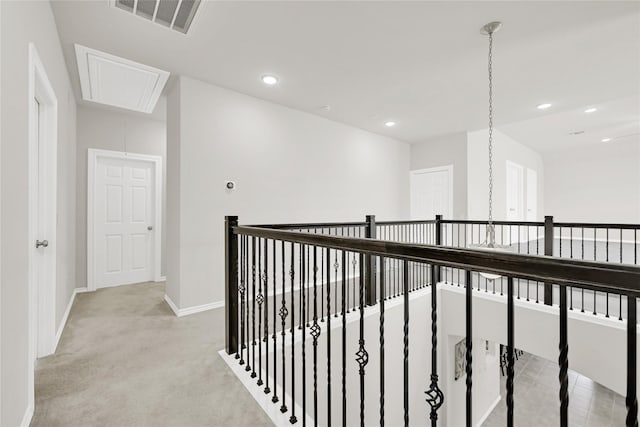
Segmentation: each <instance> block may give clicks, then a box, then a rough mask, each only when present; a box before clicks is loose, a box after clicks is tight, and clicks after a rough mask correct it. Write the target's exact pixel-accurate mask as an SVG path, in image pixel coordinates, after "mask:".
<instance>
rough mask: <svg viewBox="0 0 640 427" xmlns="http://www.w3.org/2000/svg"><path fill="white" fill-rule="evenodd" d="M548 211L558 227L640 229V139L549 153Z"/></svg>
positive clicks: (546, 164)
mask: <svg viewBox="0 0 640 427" xmlns="http://www.w3.org/2000/svg"><path fill="white" fill-rule="evenodd" d="M544 162H545V173H546V174H547V176H546V178H547V179H546V181H545V205H546V209H547V212H548V213H549V214H550V215H554V219H555V220H556V221H569V222H604V223H633V224H638V223H640V138H639V137H636V138H635V139H630V140H628V141H620V142H617V141H611V142H609V143H606V144H592V145H585V146H584V147H581V148H580V150H576V149H573V148H572V149H568V150H559V151H554V152H550V153H546V154H545V156H544Z"/></svg>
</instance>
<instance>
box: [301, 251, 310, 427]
mask: <svg viewBox="0 0 640 427" xmlns="http://www.w3.org/2000/svg"><path fill="white" fill-rule="evenodd" d="M301 249H302V250H301V254H302V258H303V260H302V274H301V275H300V289H305V288H306V287H307V286H305V285H306V284H305V283H304V282H305V279H306V278H307V275H306V274H305V273H307V272H308V271H309V269H308V268H307V266H308V264H307V263H308V258H306V254H307V253H308V248H307V246H306V245H302V247H301ZM306 300H307V295H306V292H302V307H303V309H302V319H301V322H300V323H301V324H302V332H301V333H302V425H303V426H306V425H307V416H306V414H307V353H306V345H305V342H306V336H305V335H306V328H307V326H308V325H307V324H306V323H305V321H304V319H305V318H308V317H307V316H308V305H307V304H308V301H306Z"/></svg>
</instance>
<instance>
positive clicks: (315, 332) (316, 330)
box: [310, 246, 320, 427]
mask: <svg viewBox="0 0 640 427" xmlns="http://www.w3.org/2000/svg"><path fill="white" fill-rule="evenodd" d="M310 334H311V337H312V338H313V425H314V426H316V427H317V426H318V337H319V336H320V325H318V247H317V246H314V247H313V324H312V325H311V330H310Z"/></svg>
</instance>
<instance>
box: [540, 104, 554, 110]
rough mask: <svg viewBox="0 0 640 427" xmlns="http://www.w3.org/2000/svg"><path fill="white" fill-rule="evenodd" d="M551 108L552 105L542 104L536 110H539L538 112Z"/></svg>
mask: <svg viewBox="0 0 640 427" xmlns="http://www.w3.org/2000/svg"><path fill="white" fill-rule="evenodd" d="M549 107H551V104H549V103H546V104H540V105H538V106H537V107H536V108H537V109H538V110H546V109H547V108H549Z"/></svg>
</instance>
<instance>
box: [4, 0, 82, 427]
mask: <svg viewBox="0 0 640 427" xmlns="http://www.w3.org/2000/svg"><path fill="white" fill-rule="evenodd" d="M0 9H1V10H2V14H1V15H2V16H1V19H2V20H1V21H0V32H1V37H0V39H1V43H2V46H1V49H0V51H1V55H2V56H1V60H0V68H1V69H2V73H1V78H2V80H1V86H2V98H1V100H0V102H1V105H2V135H1V136H2V138H1V142H0V144H1V145H0V150H1V151H2V158H1V161H2V164H1V182H2V187H1V195H2V213H1V221H2V224H1V230H2V234H1V238H0V246H1V253H2V258H1V263H0V264H1V276H0V280H1V293H2V298H1V301H2V307H1V310H0V312H1V318H2V320H1V325H2V334H1V340H2V342H1V345H0V347H1V353H2V356H1V358H2V359H1V360H2V369H1V371H2V391H1V396H2V419H1V420H0V424H1V425H3V426H17V425H20V423H21V422H22V420H23V419H25V420H28V419H29V416H30V410H32V409H33V408H28V405H29V403H32V400H31V399H32V398H33V396H29V385H28V378H29V372H30V370H32V369H33V367H30V366H28V360H29V357H28V324H29V322H28V319H29V304H28V280H27V279H28V267H27V259H28V253H29V250H30V249H31V244H32V242H30V241H29V239H28V234H27V227H28V222H27V218H28V204H27V199H28V191H27V184H28V180H27V178H28V177H27V173H28V156H27V147H28V124H27V123H28V114H27V112H28V101H29V99H28V44H29V42H33V43H34V44H35V47H36V49H37V50H38V53H39V55H40V59H41V60H42V63H43V64H44V68H45V69H46V72H47V74H48V77H49V80H50V81H51V84H52V86H53V89H54V91H55V94H56V97H57V100H58V182H57V184H58V193H57V194H58V200H57V202H58V212H57V217H58V219H57V223H58V226H57V238H58V242H57V249H58V253H57V266H56V270H57V297H56V298H57V303H56V319H58V321H59V320H60V319H61V316H62V314H63V313H64V310H65V309H66V306H67V304H68V302H69V300H70V298H71V295H72V293H73V289H74V288H75V286H76V284H75V221H76V218H75V216H76V204H75V179H76V176H75V164H76V158H75V154H76V147H75V144H76V134H75V129H76V128H75V115H76V110H75V100H74V98H73V94H72V92H71V85H70V82H69V77H68V73H67V68H66V65H65V62H64V58H63V56H62V49H61V46H60V41H59V39H58V34H57V30H56V24H55V21H54V17H53V14H52V11H51V6H50V4H49V2H44V1H43V2H12V1H3V2H0ZM58 326H59V325H56V327H58ZM25 416H26V418H25Z"/></svg>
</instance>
